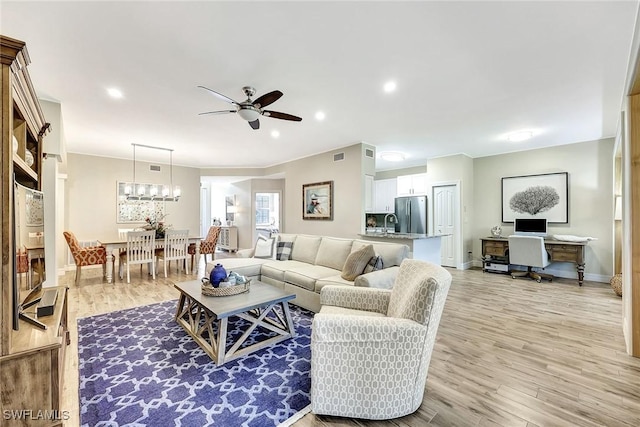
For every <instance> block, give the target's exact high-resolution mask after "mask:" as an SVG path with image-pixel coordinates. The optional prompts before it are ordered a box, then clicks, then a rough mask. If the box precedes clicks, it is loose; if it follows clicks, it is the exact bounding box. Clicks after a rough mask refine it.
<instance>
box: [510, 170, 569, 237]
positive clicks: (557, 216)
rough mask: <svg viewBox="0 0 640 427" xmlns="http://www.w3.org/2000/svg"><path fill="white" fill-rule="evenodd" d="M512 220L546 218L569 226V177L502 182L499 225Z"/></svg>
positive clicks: (552, 175)
mask: <svg viewBox="0 0 640 427" xmlns="http://www.w3.org/2000/svg"><path fill="white" fill-rule="evenodd" d="M516 218H546V220H547V222H550V223H557V224H567V223H568V222H569V174H568V173H567V172H558V173H547V174H541V175H525V176H511V177H505V178H502V222H514V220H515V219H516Z"/></svg>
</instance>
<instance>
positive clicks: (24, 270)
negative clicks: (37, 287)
mask: <svg viewBox="0 0 640 427" xmlns="http://www.w3.org/2000/svg"><path fill="white" fill-rule="evenodd" d="M29 267H30V265H29V254H28V253H27V250H26V249H25V248H24V247H22V248H20V249H19V250H18V252H17V253H16V273H18V274H19V275H20V283H22V278H23V277H24V276H26V278H27V289H31V271H30V270H31V269H30V268H29ZM23 275H24V276H23Z"/></svg>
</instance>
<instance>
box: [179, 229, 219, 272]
mask: <svg viewBox="0 0 640 427" xmlns="http://www.w3.org/2000/svg"><path fill="white" fill-rule="evenodd" d="M218 237H220V227H219V226H217V225H214V226H212V227H210V228H209V232H208V233H207V237H205V239H204V240H202V241H201V242H200V255H204V263H205V264H206V263H207V254H211V260H212V261H213V260H214V259H215V253H216V245H217V244H218ZM187 252H188V253H189V255H191V269H193V261H194V258H195V256H196V244H195V243H192V244H190V245H189V247H188V249H187Z"/></svg>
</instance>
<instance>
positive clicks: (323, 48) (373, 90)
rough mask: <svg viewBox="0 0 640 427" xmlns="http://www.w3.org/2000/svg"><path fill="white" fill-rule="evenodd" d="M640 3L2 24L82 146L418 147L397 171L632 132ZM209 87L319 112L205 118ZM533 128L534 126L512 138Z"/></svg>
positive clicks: (348, 7)
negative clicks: (626, 101)
mask: <svg viewBox="0 0 640 427" xmlns="http://www.w3.org/2000/svg"><path fill="white" fill-rule="evenodd" d="M637 13H638V2H637V1H626V2H607V1H601V2H580V1H576V2H573V1H569V2H555V1H549V2H520V1H515V2H483V1H474V2H435V1H428V2H402V3H399V2H393V1H388V2H306V1H305V2H269V1H257V2H244V1H243V2H213V1H210V2H184V1H179V2H166V1H163V2H153V1H146V2H116V1H109V2H56V1H47V2H12V1H6V0H3V1H2V2H1V3H0V17H1V18H0V31H1V32H2V34H3V35H6V36H9V37H13V38H17V39H20V40H23V41H25V42H26V43H27V48H28V50H29V54H30V56H31V59H32V64H31V66H30V67H29V70H30V73H31V77H32V80H33V82H34V86H35V88H36V91H37V93H38V95H39V96H40V97H42V98H43V99H48V100H54V101H57V102H60V103H61V106H62V115H63V120H64V135H65V138H66V142H67V150H68V151H69V152H74V153H86V154H93V155H98V156H109V157H119V158H131V156H132V146H131V144H132V143H136V144H147V145H152V146H159V147H164V148H172V149H174V150H175V151H174V152H173V162H174V164H179V165H185V166H192V167H198V168H235V167H258V168H260V167H266V166H271V165H274V164H279V163H282V162H286V161H290V160H294V159H298V158H302V157H306V156H310V155H313V154H317V153H321V152H325V151H328V150H332V149H335V148H340V147H345V146H348V145H352V144H354V143H358V142H365V143H368V144H371V145H374V146H376V147H377V151H378V153H380V152H381V151H401V152H403V153H405V154H406V156H407V158H406V160H405V161H404V162H400V163H391V162H386V161H382V160H380V159H377V160H376V169H377V170H385V169H395V168H402V167H410V166H416V165H424V164H425V163H426V159H428V158H434V157H440V156H446V155H451V154H459V153H464V154H467V155H469V156H471V157H481V156H488V155H494V154H499V153H504V152H511V151H520V150H526V149H532V148H539V147H548V146H554V145H562V144H569V143H576V142H582V141H590V140H596V139H600V138H605V137H611V136H614V135H615V133H616V128H617V126H618V120H619V114H620V110H621V103H622V100H623V93H624V83H625V78H626V75H627V70H628V63H629V58H630V48H631V40H632V37H633V28H634V25H635V19H636V16H637ZM389 80H393V81H395V82H396V83H397V89H396V90H395V91H394V92H392V93H385V92H384V90H383V85H384V83H385V82H387V81H389ZM198 85H203V86H207V87H209V88H211V89H213V90H215V91H217V92H220V93H222V94H224V95H226V96H228V97H230V98H232V99H234V100H236V101H242V100H244V99H245V97H244V94H243V92H242V87H243V86H247V85H250V86H254V87H255V88H256V92H257V93H256V96H259V95H262V94H264V93H266V92H270V91H272V90H276V89H277V90H281V91H282V92H283V93H284V96H283V97H282V98H280V99H279V100H278V101H276V102H275V103H273V104H272V105H270V106H269V107H268V109H272V110H276V111H280V112H285V113H290V114H294V115H296V116H300V117H302V118H303V120H302V122H291V121H284V120H278V119H274V118H267V117H262V118H261V119H260V123H261V128H260V129H259V130H252V129H251V128H250V127H249V125H248V124H247V123H246V122H245V121H244V120H242V119H241V118H240V117H239V116H238V115H237V114H227V115H209V116H202V115H198V113H200V112H204V111H212V110H224V109H229V107H230V104H227V103H225V102H223V101H221V100H220V99H218V98H216V97H214V96H212V95H211V94H209V93H207V92H206V91H204V90H202V89H199V88H198V87H197V86H198ZM110 87H117V88H119V89H120V90H121V91H122V92H123V93H124V97H123V98H122V99H117V100H116V99H112V98H110V97H109V96H108V95H107V93H106V89H108V88H110ZM317 111H323V112H325V114H326V118H325V119H324V120H323V121H317V120H316V119H315V118H314V115H315V113H316V112H317ZM523 129H527V130H532V131H533V132H534V137H533V138H531V139H529V140H527V141H524V142H518V143H515V142H511V141H507V139H506V135H507V134H508V133H510V132H514V131H518V130H523ZM273 130H278V131H279V132H280V136H279V137H278V138H277V139H274V138H273V137H272V136H271V132H272V131H273ZM147 151H150V152H153V151H156V150H147ZM161 153H164V154H161V155H164V156H166V152H161ZM137 155H138V158H139V159H140V160H145V156H146V155H147V154H145V153H143V152H142V150H139V152H138V154H137ZM148 155H149V160H157V159H154V158H153V156H154V155H153V153H149V154H148Z"/></svg>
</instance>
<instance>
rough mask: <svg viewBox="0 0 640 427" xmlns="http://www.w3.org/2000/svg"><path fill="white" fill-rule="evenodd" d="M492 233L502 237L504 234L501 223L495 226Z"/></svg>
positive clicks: (494, 235)
mask: <svg viewBox="0 0 640 427" xmlns="http://www.w3.org/2000/svg"><path fill="white" fill-rule="evenodd" d="M491 235H492V236H493V237H500V236H502V227H500V226H499V225H496V226H495V227H493V228H492V229H491Z"/></svg>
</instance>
